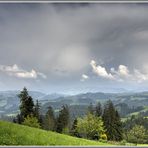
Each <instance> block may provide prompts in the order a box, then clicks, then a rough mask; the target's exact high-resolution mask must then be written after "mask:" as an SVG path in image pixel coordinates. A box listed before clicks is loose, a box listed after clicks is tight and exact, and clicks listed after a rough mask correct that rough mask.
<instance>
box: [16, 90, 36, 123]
mask: <svg viewBox="0 0 148 148" xmlns="http://www.w3.org/2000/svg"><path fill="white" fill-rule="evenodd" d="M18 97H19V98H20V115H19V119H20V123H21V122H23V121H24V118H26V117H27V116H28V115H31V114H33V113H34V103H33V99H32V97H31V96H29V94H28V91H27V89H26V88H25V87H24V89H23V90H22V91H21V92H20V94H19V95H18ZM19 119H18V120H19Z"/></svg>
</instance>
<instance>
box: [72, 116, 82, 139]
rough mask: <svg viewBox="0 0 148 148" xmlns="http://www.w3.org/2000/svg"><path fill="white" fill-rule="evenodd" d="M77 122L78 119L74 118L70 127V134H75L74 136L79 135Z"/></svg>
mask: <svg viewBox="0 0 148 148" xmlns="http://www.w3.org/2000/svg"><path fill="white" fill-rule="evenodd" d="M77 124H78V119H77V118H75V119H74V121H73V124H72V128H71V135H72V136H76V137H80V136H79V133H78V131H77Z"/></svg>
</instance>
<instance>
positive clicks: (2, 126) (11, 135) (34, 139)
mask: <svg viewBox="0 0 148 148" xmlns="http://www.w3.org/2000/svg"><path fill="white" fill-rule="evenodd" d="M0 145H44V146H45V145H46V146H49V145H52V146H54V145H56V146H60V145H69V146H70V145H71V146H79V145H87V146H92V145H96V146H99V145H100V146H101V145H103V146H109V145H112V144H109V143H103V142H98V141H93V140H86V139H81V138H76V137H72V136H68V135H64V134H59V133H56V132H51V131H45V130H41V129H37V128H32V127H28V126H23V125H19V124H14V123H10V122H6V121H0Z"/></svg>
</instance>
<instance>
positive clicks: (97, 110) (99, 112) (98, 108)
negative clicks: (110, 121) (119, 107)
mask: <svg viewBox="0 0 148 148" xmlns="http://www.w3.org/2000/svg"><path fill="white" fill-rule="evenodd" d="M95 115H96V116H97V117H101V116H102V106H101V103H100V102H98V103H97V105H96V107H95Z"/></svg>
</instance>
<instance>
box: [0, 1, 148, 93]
mask: <svg viewBox="0 0 148 148" xmlns="http://www.w3.org/2000/svg"><path fill="white" fill-rule="evenodd" d="M147 8H148V5H142V4H98V3H96V4H86V5H84V4H0V34H1V36H0V53H1V54H0V65H3V66H11V67H12V66H13V65H14V64H16V65H17V66H18V67H21V68H22V69H25V72H29V73H28V74H30V73H31V70H32V69H33V70H34V71H35V72H36V73H40V74H43V75H45V76H46V77H47V79H46V80H44V79H41V77H37V76H36V79H33V80H29V81H28V80H24V79H23V78H22V79H18V84H19V86H18V87H20V86H21V87H22V86H23V85H26V83H27V85H28V86H30V88H33V89H37V85H38V86H39V87H40V88H42V89H44V88H45V89H46V90H49V89H51V88H52V90H53V91H56V87H57V85H58V89H59V90H60V88H61V87H62V86H63V85H64V86H65V87H67V88H69V87H78V86H80V87H83V86H84V85H86V86H87V87H89V86H90V85H91V86H95V85H97V84H96V81H97V83H98V80H99V82H100V83H101V84H100V85H105V84H106V83H107V82H106V80H104V79H102V78H100V77H97V76H95V75H94V73H93V72H92V68H91V66H90V61H91V60H94V61H96V62H97V64H99V65H101V66H102V67H105V68H106V71H107V72H108V73H109V72H110V68H112V67H114V68H115V69H116V71H117V69H118V67H119V65H125V66H126V67H127V68H128V69H129V71H130V72H131V73H132V72H133V71H134V69H138V71H139V72H140V74H143V73H142V72H145V73H148V72H147V71H148V66H147V65H148V60H147V55H148V50H147V47H148V17H147V16H148V9H147ZM140 74H139V75H140ZM81 76H82V78H83V79H85V78H86V77H87V76H88V77H89V79H87V78H86V79H87V81H85V82H84V83H83V82H81V81H80V80H81ZM140 76H142V75H140ZM144 76H145V75H144ZM8 77H9V79H11V85H12V86H13V87H16V86H17V85H16V84H13V82H14V81H15V79H16V77H15V78H14V76H12V75H11V76H8V75H5V74H4V73H3V72H2V71H1V72H0V78H1V79H0V82H1V83H0V85H1V86H3V85H4V82H3V79H4V78H8ZM84 77H85V78H84ZM145 77H146V78H147V75H146V76H145ZM9 82H10V81H8V82H6V84H7V85H8V84H9ZM24 82H25V83H24ZM6 84H5V85H6ZM107 84H108V83H107ZM117 84H118V82H117ZM7 85H6V87H7ZM118 85H120V84H118ZM12 86H11V88H13V87H12ZM18 87H16V88H18ZM121 87H122V86H121Z"/></svg>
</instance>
